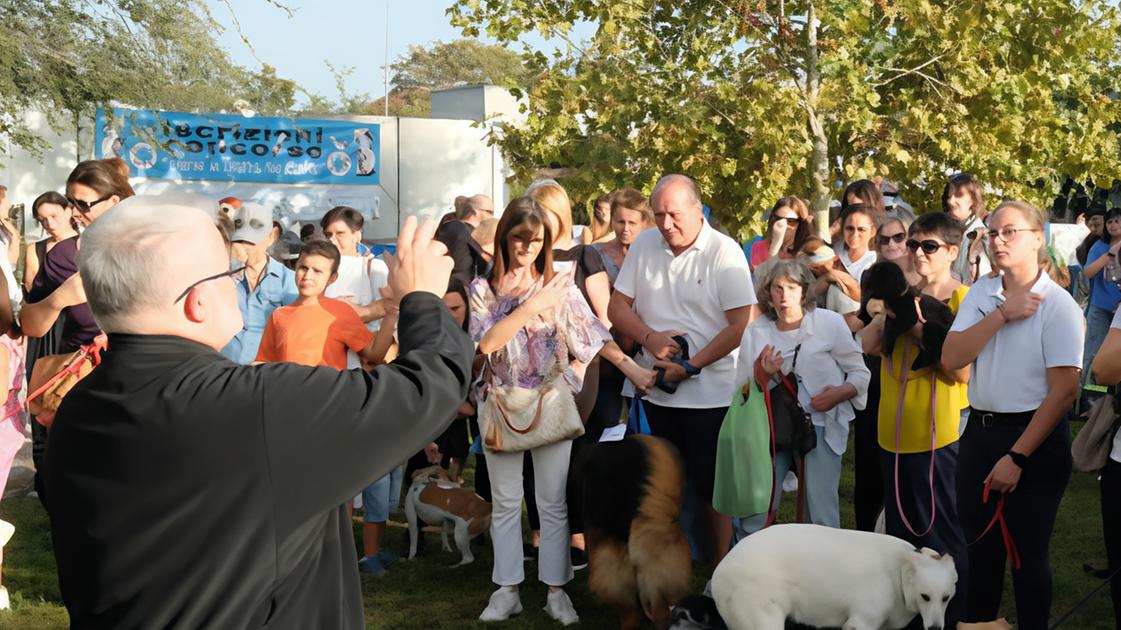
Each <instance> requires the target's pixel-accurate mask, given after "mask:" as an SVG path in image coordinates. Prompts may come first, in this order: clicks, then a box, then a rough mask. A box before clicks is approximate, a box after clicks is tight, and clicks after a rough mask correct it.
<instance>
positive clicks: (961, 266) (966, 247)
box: [942, 173, 992, 284]
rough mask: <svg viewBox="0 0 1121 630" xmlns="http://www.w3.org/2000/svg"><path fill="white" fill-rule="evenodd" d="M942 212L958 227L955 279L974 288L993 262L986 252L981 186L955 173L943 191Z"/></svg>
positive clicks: (984, 210)
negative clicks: (960, 235) (959, 231)
mask: <svg viewBox="0 0 1121 630" xmlns="http://www.w3.org/2000/svg"><path fill="white" fill-rule="evenodd" d="M942 211H943V212H945V213H946V214H947V215H949V217H950V218H951V219H953V220H954V221H957V222H958V224H959V225H960V226H961V231H962V239H961V243H960V244H959V247H958V257H957V260H955V261H954V268H953V275H954V278H955V279H956V280H957V281H958V282H961V283H962V284H973V283H974V282H976V281H977V279H978V278H980V277H982V276H984V275H985V274H987V273H989V272H990V271H992V261H991V260H990V259H989V253H988V252H987V251H985V217H987V216H988V210H987V209H986V208H985V196H984V194H983V193H982V192H981V182H979V181H977V178H975V177H973V176H972V175H970V174H969V173H958V174H957V175H954V176H953V177H951V178H950V179H949V180H948V181H947V182H946V187H945V188H943V189H942Z"/></svg>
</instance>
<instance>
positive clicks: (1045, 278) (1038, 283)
mask: <svg viewBox="0 0 1121 630" xmlns="http://www.w3.org/2000/svg"><path fill="white" fill-rule="evenodd" d="M997 280H998V282H995V283H993V289H992V293H990V296H991V297H992V298H993V299H994V300H996V301H997V302H1003V301H1004V299H1005V298H1004V272H1003V271H1002V272H1000V273H999V275H998V276H997ZM1051 284H1054V282H1053V281H1052V280H1051V276H1049V275H1047V270H1045V269H1043V268H1040V269H1039V277H1038V278H1036V279H1035V282H1034V283H1032V285H1031V292H1032V293H1038V294H1040V295H1043V294H1044V293H1046V292H1047V290H1048V289H1049V288H1050V287H1049V285H1051Z"/></svg>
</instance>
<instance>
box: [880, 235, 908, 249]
mask: <svg viewBox="0 0 1121 630" xmlns="http://www.w3.org/2000/svg"><path fill="white" fill-rule="evenodd" d="M905 240H907V233H906V232H897V233H895V234H891V235H887V236H881V237H880V241H879V242H880V247H887V246H888V243H895V244H896V245H898V244H899V243H902V242H903V241H905Z"/></svg>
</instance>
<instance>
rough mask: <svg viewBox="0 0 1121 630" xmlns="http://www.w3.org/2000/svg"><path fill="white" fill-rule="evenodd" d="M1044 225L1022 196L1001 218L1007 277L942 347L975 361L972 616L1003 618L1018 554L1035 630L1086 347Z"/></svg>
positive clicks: (1041, 623) (1020, 589)
mask: <svg viewBox="0 0 1121 630" xmlns="http://www.w3.org/2000/svg"><path fill="white" fill-rule="evenodd" d="M1043 222H1044V219H1043V213H1042V211H1040V210H1039V209H1038V208H1036V207H1035V206H1032V205H1030V204H1027V203H1023V202H1019V201H1009V202H1005V203H1003V204H1001V205H1000V207H998V208H997V209H996V211H995V212H994V213H993V214H992V215H991V216H990V218H989V223H988V239H989V243H990V245H991V254H992V259H993V266H994V268H995V269H996V270H997V271H998V272H999V273H998V274H996V275H988V276H984V277H981V278H979V279H978V280H977V282H976V283H975V284H974V285H973V287H972V289H970V291H969V293H968V294H967V295H966V297H965V300H964V301H963V302H962V305H961V308H960V310H959V311H958V314H957V317H956V319H955V320H954V324H953V326H952V328H951V332H950V333H949V335H948V336H947V338H946V342H945V345H944V347H943V350H942V366H943V368H945V369H946V370H950V371H953V370H960V369H962V368H964V367H966V366H969V365H970V364H972V366H973V369H972V377H971V380H970V383H969V402H970V403H971V404H972V407H973V411H972V412H971V414H970V417H969V423H968V425H967V426H966V429H965V434H964V435H963V436H962V438H961V443H960V444H961V446H960V459H959V463H958V480H957V499H958V510H959V514H960V517H961V521H962V528H963V530H964V533H965V539H966V541H967V542H968V543H970V546H969V548H968V556H969V568H970V578H969V592H968V597H967V611H966V618H965V621H969V622H982V621H992V620H993V619H996V618H997V616H998V612H999V610H1000V599H1001V594H1002V592H1003V587H1004V565H1005V561H1006V559H1007V560H1010V561H1011V563H1012V566H1013V570H1012V583H1013V587H1014V589H1015V594H1016V616H1017V622H1018V623H1017V627H1018V628H1022V629H1024V630H1032V629H1035V628H1047V627H1048V616H1049V615H1050V611H1051V563H1050V558H1049V553H1050V543H1051V533H1052V530H1053V528H1054V525H1055V517H1056V515H1057V513H1058V510H1059V502H1060V501H1061V499H1062V496H1063V492H1064V490H1065V489H1066V486H1067V482H1068V481H1069V480H1070V473H1071V453H1070V427H1069V426H1068V425H1067V422H1066V420H1065V417H1066V413H1067V411H1068V410H1069V409H1070V407H1071V405H1072V404H1073V403H1074V401H1075V400H1076V398H1077V396H1078V391H1079V370H1080V367H1081V365H1082V347H1083V321H1082V313H1081V312H1080V311H1079V309H1078V305H1077V304H1076V303H1075V301H1074V299H1073V298H1072V297H1071V296H1070V294H1069V293H1067V292H1066V291H1065V290H1064V289H1063V288H1062V287H1060V286H1059V285H1058V284H1056V283H1055V282H1054V281H1053V280H1051V278H1050V277H1049V276H1048V275H1047V274H1046V273H1044V271H1043V268H1042V267H1041V261H1042V260H1043V256H1044V255H1045V252H1044V247H1045V246H1046V244H1047V243H1046V236H1045V235H1044V231H1043Z"/></svg>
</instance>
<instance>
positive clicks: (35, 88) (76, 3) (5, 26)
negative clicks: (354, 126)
mask: <svg viewBox="0 0 1121 630" xmlns="http://www.w3.org/2000/svg"><path fill="white" fill-rule="evenodd" d="M272 4H275V3H272ZM230 17H231V19H232V21H234V22H235V23H236V18H234V17H233V16H232V15H231V16H230ZM224 28H226V26H225V25H224V24H223V23H222V22H221V21H220V19H219V16H216V15H213V14H212V13H211V11H210V8H209V7H208V5H207V3H206V2H205V0H0V134H4V135H6V136H7V137H8V138H10V139H11V141H12V142H13V144H15V145H17V146H20V147H22V148H25V149H28V150H30V151H32V152H37V151H41V150H42V149H44V148H46V146H45V141H44V140H43V139H42V138H40V137H38V136H37V135H35V134H34V133H32V132H31V131H30V130H28V129H27V128H26V127H25V126H24V124H23V116H22V114H23V112H25V111H28V110H39V111H43V112H44V113H46V114H47V116H48V118H49V119H50V122H51V123H52V125H54V126H55V127H57V128H62V127H72V126H73V125H74V121H75V120H76V119H79V118H82V117H90V116H92V115H93V112H94V109H95V108H97V107H108V106H111V105H112V104H114V103H118V104H124V105H129V106H133V107H141V108H156V109H168V110H185V111H192V110H202V111H219V110H225V109H235V108H237V107H238V106H241V107H244V106H245V105H248V109H252V110H254V111H256V112H257V113H260V114H267V115H277V114H280V115H284V114H286V113H289V112H290V110H291V109H292V107H293V106H294V105H295V94H296V92H297V91H298V90H299V87H298V86H297V85H296V84H295V83H293V82H292V81H289V80H287V79H283V78H281V77H278V76H277V75H276V71H275V69H273V68H271V67H269V66H267V65H263V67H262V68H261V69H260V70H259V71H253V70H250V69H247V68H244V67H242V66H239V65H237V64H235V63H234V62H233V61H231V59H230V57H229V55H228V54H227V53H226V51H224V50H223V49H221V48H220V47H219V46H218V44H217V42H216V41H215V39H214V33H216V32H220V31H221V30H223V29H224ZM239 101H240V102H239Z"/></svg>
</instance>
